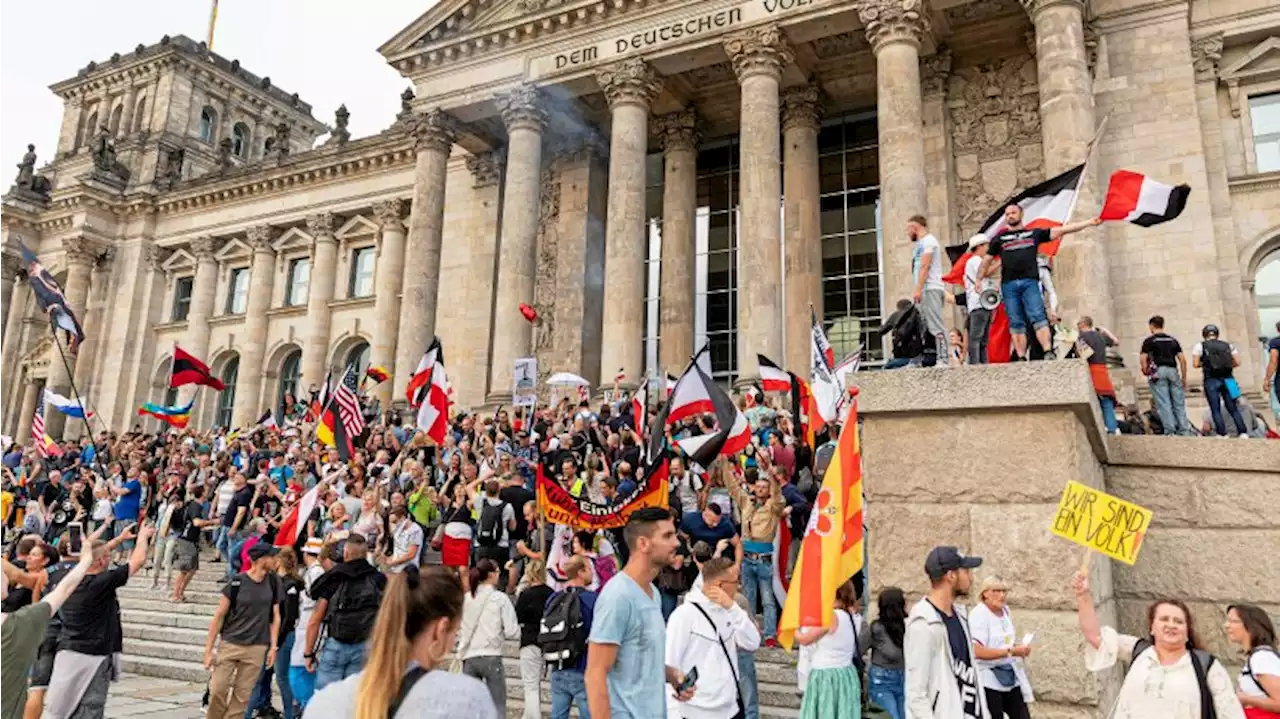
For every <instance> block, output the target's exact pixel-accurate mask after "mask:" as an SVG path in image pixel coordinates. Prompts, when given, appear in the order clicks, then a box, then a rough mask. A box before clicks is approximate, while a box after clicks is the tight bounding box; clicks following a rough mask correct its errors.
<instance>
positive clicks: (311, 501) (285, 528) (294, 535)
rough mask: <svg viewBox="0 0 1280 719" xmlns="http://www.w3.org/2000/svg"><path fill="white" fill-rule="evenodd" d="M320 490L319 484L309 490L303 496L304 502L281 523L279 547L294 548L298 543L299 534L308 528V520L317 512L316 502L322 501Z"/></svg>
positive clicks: (278, 539)
mask: <svg viewBox="0 0 1280 719" xmlns="http://www.w3.org/2000/svg"><path fill="white" fill-rule="evenodd" d="M319 490H320V485H319V484H317V485H316V486H314V487H312V488H311V489H309V490H308V491H307V493H306V494H304V495H302V501H300V502H298V503H297V504H295V505H293V509H290V510H289V513H288V514H287V515H285V518H284V521H283V522H281V523H280V529H278V530H277V531H276V546H277V547H292V546H293V545H294V544H296V543H297V541H298V533H299V532H301V531H302V528H304V527H306V526H307V520H308V519H310V517H311V512H313V511H314V510H315V508H316V502H317V501H319V499H320V491H319Z"/></svg>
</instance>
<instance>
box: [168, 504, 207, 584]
mask: <svg viewBox="0 0 1280 719" xmlns="http://www.w3.org/2000/svg"><path fill="white" fill-rule="evenodd" d="M203 499H204V487H202V486H200V485H198V484H197V485H194V486H192V487H191V493H190V495H189V496H188V497H187V503H186V504H185V505H183V506H182V507H181V508H180V509H178V510H176V511H175V513H174V516H173V517H172V518H171V519H170V520H169V526H171V527H176V528H177V531H178V539H177V540H176V541H175V542H174V545H173V546H174V549H173V557H174V558H173V561H174V563H175V564H176V565H177V570H178V581H177V582H176V583H175V584H174V585H173V595H172V596H171V597H169V599H170V601H174V602H184V601H186V591H187V585H188V584H190V583H191V578H192V577H194V576H195V573H196V570H197V569H199V568H200V533H201V531H203V530H204V528H205V527H211V526H214V525H216V524H217V523H218V520H216V519H205V518H204V504H203V502H202V500H203Z"/></svg>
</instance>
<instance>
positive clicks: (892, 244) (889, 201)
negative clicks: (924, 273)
mask: <svg viewBox="0 0 1280 719" xmlns="http://www.w3.org/2000/svg"><path fill="white" fill-rule="evenodd" d="M858 14H859V15H860V16H861V18H862V23H863V25H864V26H865V27H866V31H867V39H868V40H869V41H870V43H871V49H872V52H874V53H875V56H876V103H877V104H876V120H877V124H878V128H879V142H880V226H881V229H882V231H883V236H884V241H883V243H882V247H883V250H882V252H883V257H882V262H883V266H884V278H883V280H884V295H883V297H884V305H885V306H884V307H882V308H881V311H882V312H883V313H884V314H885V315H888V313H889V310H890V309H891V308H892V307H893V306H894V305H895V304H896V303H897V301H898V300H899V299H902V298H909V297H911V290H912V284H911V243H910V241H909V240H908V239H907V236H906V226H907V219H908V218H910V217H911V216H912V215H915V214H925V213H926V212H927V211H928V207H929V198H928V183H927V182H926V179H925V164H924V139H923V132H924V107H923V101H922V99H921V92H920V42H921V40H922V39H923V36H924V34H925V33H926V32H928V30H929V22H928V19H927V18H926V17H925V16H924V14H923V12H922V8H921V7H920V5H919V3H911V2H906V3H903V2H894V0H863V1H862V2H861V3H860V4H859V5H858Z"/></svg>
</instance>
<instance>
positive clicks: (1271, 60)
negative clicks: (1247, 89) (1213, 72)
mask: <svg viewBox="0 0 1280 719" xmlns="http://www.w3.org/2000/svg"><path fill="white" fill-rule="evenodd" d="M1218 77H1219V78H1220V79H1221V80H1222V81H1223V82H1225V83H1228V84H1232V83H1240V82H1245V83H1248V82H1256V81H1259V80H1269V79H1272V78H1276V77H1280V37H1269V38H1267V39H1266V40H1263V41H1262V42H1260V43H1258V44H1257V46H1255V47H1254V48H1253V49H1252V50H1250V51H1249V52H1247V53H1245V55H1244V57H1242V58H1240V59H1239V60H1236V61H1235V62H1233V63H1231V64H1230V65H1228V66H1226V67H1224V68H1222V70H1221V71H1220V72H1219V73H1218Z"/></svg>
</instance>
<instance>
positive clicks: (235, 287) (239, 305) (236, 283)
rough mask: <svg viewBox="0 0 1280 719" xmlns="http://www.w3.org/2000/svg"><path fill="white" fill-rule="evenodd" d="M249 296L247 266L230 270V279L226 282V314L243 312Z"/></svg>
mask: <svg viewBox="0 0 1280 719" xmlns="http://www.w3.org/2000/svg"><path fill="white" fill-rule="evenodd" d="M248 297H249V268H248V267H240V268H238V269H234V270H231V281H230V282H228V283H227V314H229V315H240V314H244V310H245V305H246V304H247V303H248Z"/></svg>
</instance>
